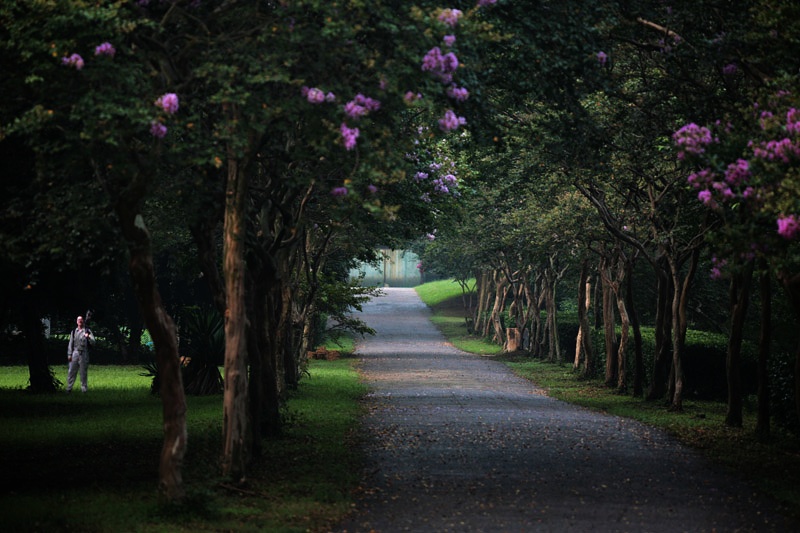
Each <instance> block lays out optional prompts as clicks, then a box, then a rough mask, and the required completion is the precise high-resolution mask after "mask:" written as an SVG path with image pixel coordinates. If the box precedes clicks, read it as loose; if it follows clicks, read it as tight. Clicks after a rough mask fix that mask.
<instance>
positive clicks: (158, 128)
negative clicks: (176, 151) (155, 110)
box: [150, 120, 167, 139]
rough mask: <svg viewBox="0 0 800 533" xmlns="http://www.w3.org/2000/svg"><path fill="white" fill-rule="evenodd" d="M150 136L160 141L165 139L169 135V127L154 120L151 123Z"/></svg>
mask: <svg viewBox="0 0 800 533" xmlns="http://www.w3.org/2000/svg"><path fill="white" fill-rule="evenodd" d="M150 134H151V135H152V136H153V137H156V138H158V139H163V138H164V137H166V135H167V127H166V126H165V125H163V124H162V123H160V122H158V121H157V120H154V121H153V122H151V123H150Z"/></svg>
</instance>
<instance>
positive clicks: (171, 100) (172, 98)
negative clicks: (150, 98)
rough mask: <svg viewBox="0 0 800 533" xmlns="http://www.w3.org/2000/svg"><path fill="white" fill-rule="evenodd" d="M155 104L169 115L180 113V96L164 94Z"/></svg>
mask: <svg viewBox="0 0 800 533" xmlns="http://www.w3.org/2000/svg"><path fill="white" fill-rule="evenodd" d="M155 104H156V106H158V107H160V108H161V109H163V110H164V111H166V112H167V114H169V115H174V114H175V113H177V112H178V95H177V94H175V93H166V94H163V95H161V96H159V97H158V100H156V101H155Z"/></svg>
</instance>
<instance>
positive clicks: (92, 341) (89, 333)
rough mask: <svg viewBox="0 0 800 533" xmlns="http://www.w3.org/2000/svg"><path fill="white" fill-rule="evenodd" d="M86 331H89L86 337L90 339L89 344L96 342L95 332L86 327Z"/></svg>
mask: <svg viewBox="0 0 800 533" xmlns="http://www.w3.org/2000/svg"><path fill="white" fill-rule="evenodd" d="M86 333H88V335H87V336H86V338H87V339H88V340H89V344H94V333H92V330H90V329H89V328H86Z"/></svg>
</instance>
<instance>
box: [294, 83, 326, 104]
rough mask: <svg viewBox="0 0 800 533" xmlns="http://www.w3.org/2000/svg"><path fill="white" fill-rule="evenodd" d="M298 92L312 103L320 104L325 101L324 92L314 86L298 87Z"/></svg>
mask: <svg viewBox="0 0 800 533" xmlns="http://www.w3.org/2000/svg"><path fill="white" fill-rule="evenodd" d="M300 93H301V94H302V95H303V96H304V97H305V99H306V100H308V101H309V103H312V104H321V103H322V102H324V101H325V93H324V92H323V91H322V90H320V89H318V88H316V87H310V88H309V87H305V86H303V87H302V88H301V89H300Z"/></svg>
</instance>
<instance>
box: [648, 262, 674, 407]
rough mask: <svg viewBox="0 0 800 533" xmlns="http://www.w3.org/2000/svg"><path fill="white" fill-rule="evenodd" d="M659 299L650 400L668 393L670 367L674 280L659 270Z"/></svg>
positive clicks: (649, 391) (660, 397)
mask: <svg viewBox="0 0 800 533" xmlns="http://www.w3.org/2000/svg"><path fill="white" fill-rule="evenodd" d="M656 273H657V275H658V298H657V302H656V326H655V341H656V346H655V351H656V353H655V357H654V358H653V380H652V381H651V382H650V388H649V390H648V392H647V399H648V400H651V401H652V400H659V399H662V398H664V396H665V395H666V393H667V373H668V370H669V367H670V364H669V359H670V358H669V353H670V338H671V336H672V333H671V332H672V330H671V325H672V303H671V302H672V300H671V298H670V295H671V294H672V278H671V277H670V276H668V275H667V273H666V272H664V271H663V270H658V271H657V272H656Z"/></svg>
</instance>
